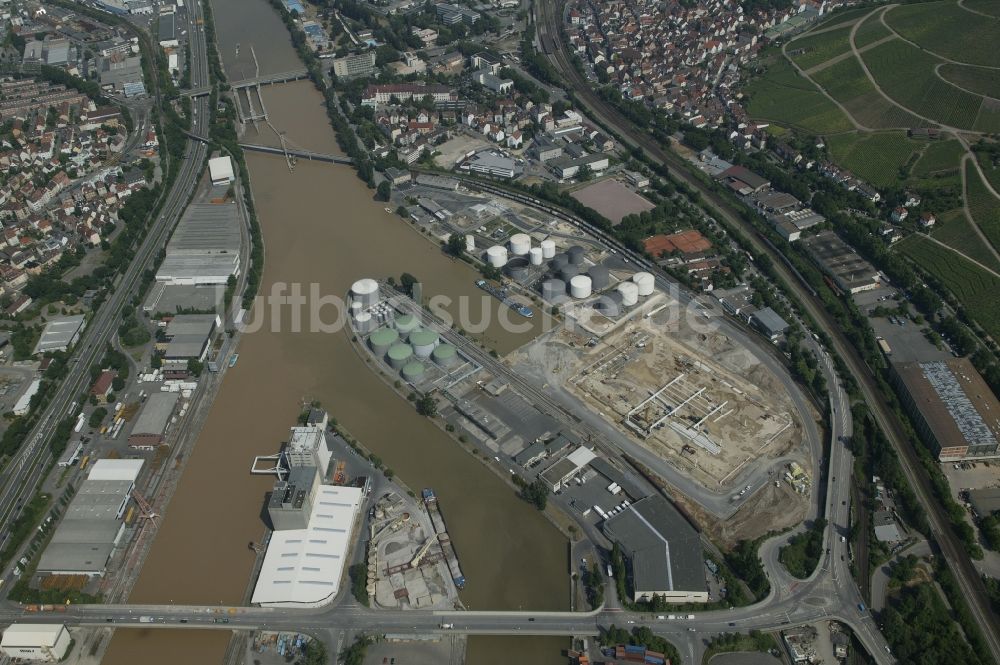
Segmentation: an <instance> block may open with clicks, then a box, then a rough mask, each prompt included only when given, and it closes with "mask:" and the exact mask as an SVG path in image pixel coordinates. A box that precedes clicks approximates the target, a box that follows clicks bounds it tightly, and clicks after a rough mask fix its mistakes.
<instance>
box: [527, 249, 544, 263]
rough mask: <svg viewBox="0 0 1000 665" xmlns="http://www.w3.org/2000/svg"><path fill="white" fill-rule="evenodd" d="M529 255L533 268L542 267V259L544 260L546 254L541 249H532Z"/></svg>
mask: <svg viewBox="0 0 1000 665" xmlns="http://www.w3.org/2000/svg"><path fill="white" fill-rule="evenodd" d="M528 255H529V256H530V257H531V265H533V266H540V265H542V259H543V258H544V254H543V253H542V248H541V247H532V248H531V251H530V252H528Z"/></svg>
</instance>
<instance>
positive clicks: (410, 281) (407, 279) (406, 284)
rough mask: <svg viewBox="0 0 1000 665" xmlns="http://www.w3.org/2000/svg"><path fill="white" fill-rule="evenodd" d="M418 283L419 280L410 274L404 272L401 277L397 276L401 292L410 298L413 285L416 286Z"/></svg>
mask: <svg viewBox="0 0 1000 665" xmlns="http://www.w3.org/2000/svg"><path fill="white" fill-rule="evenodd" d="M419 281H420V280H419V279H417V278H416V277H414V276H413V275H411V274H410V273H408V272H404V273H403V274H402V275H400V276H399V288H401V289H402V290H403V293H405V294H406V295H408V296H412V295H413V285H414V284H417V283H418V282H419Z"/></svg>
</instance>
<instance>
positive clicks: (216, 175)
mask: <svg viewBox="0 0 1000 665" xmlns="http://www.w3.org/2000/svg"><path fill="white" fill-rule="evenodd" d="M208 172H209V174H210V175H211V177H212V184H213V185H228V184H229V183H231V182H232V181H233V180H235V179H236V177H235V175H234V174H233V160H232V159H231V158H230V157H229V156H228V155H223V156H222V157H213V158H212V159H210V160H208Z"/></svg>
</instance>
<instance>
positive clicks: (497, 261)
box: [486, 245, 507, 268]
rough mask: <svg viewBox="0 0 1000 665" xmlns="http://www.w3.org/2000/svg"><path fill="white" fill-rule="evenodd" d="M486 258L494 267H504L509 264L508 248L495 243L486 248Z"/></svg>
mask: <svg viewBox="0 0 1000 665" xmlns="http://www.w3.org/2000/svg"><path fill="white" fill-rule="evenodd" d="M486 260H487V261H488V262H489V264H490V265H491V266H493V267H494V268H503V267H504V266H505V265H506V264H507V248H506V247H501V246H500V245H493V246H492V247H490V248H489V249H487V250H486Z"/></svg>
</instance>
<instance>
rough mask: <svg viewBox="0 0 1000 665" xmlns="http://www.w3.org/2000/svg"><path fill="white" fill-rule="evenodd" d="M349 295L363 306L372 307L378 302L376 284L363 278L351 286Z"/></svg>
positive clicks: (372, 280)
mask: <svg viewBox="0 0 1000 665" xmlns="http://www.w3.org/2000/svg"><path fill="white" fill-rule="evenodd" d="M351 295H352V296H354V299H355V300H357V301H359V302H361V304H363V305H366V306H367V305H374V304H375V303H376V302H378V282H376V281H375V280H374V279H369V278H367V277H366V278H364V279H359V280H358V281H356V282H354V284H351Z"/></svg>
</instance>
